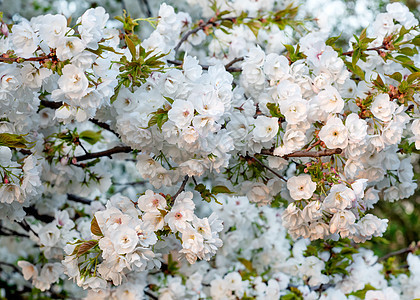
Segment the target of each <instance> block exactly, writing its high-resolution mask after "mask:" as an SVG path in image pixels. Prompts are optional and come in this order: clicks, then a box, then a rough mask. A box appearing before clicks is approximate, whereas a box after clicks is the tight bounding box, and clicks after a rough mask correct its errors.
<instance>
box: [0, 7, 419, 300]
mask: <svg viewBox="0 0 420 300" xmlns="http://www.w3.org/2000/svg"><path fill="white" fill-rule="evenodd" d="M187 2H188V4H189V5H198V6H199V7H200V8H201V9H202V15H203V16H204V17H206V18H207V19H208V20H207V21H206V20H200V21H197V22H194V21H193V18H192V17H191V16H190V15H189V14H188V13H186V12H182V11H180V10H179V9H177V8H176V7H172V6H170V5H168V4H162V5H161V6H160V7H159V13H158V15H159V17H158V18H157V19H156V20H155V19H153V18H148V19H133V18H131V17H130V16H129V15H128V14H126V13H124V16H123V17H118V18H117V19H118V20H119V21H120V22H122V23H123V28H122V29H121V28H119V29H116V28H112V22H111V23H110V22H109V15H108V14H107V13H106V11H105V9H104V8H102V7H96V8H92V9H88V10H87V11H86V12H85V13H83V15H82V16H81V17H80V18H78V19H76V22H75V23H74V22H73V23H74V24H70V23H71V22H70V21H71V20H68V19H66V18H65V17H64V16H63V15H59V14H57V15H51V14H47V15H43V16H38V17H34V18H32V19H31V20H26V19H21V20H20V21H19V22H17V23H16V24H14V25H13V26H12V25H10V26H8V25H6V23H4V22H3V21H2V26H1V28H0V29H1V30H0V52H1V53H0V54H1V55H0V179H1V181H0V221H1V222H0V223H1V224H0V235H2V237H0V253H7V252H12V250H13V249H16V248H17V247H18V246H16V245H17V244H18V242H19V240H12V239H11V238H10V236H12V235H14V234H16V235H18V236H20V237H19V239H20V238H22V239H24V240H28V241H27V242H22V244H24V245H25V247H26V248H31V250H30V251H29V250H28V253H27V254H23V253H21V252H20V251H16V253H11V254H8V255H5V262H6V263H7V264H9V266H8V267H10V265H11V264H12V265H13V266H14V264H16V263H17V265H18V266H19V267H20V268H21V270H22V274H23V278H24V279H25V280H32V285H33V286H34V287H36V288H38V289H40V290H41V291H47V290H51V293H53V292H57V293H60V292H63V293H67V292H68V293H69V294H72V295H73V294H74V295H75V297H76V298H82V297H85V296H86V293H84V292H83V291H82V289H81V288H83V289H89V291H88V293H87V295H88V296H87V297H88V298H90V297H93V296H95V297H96V298H98V299H102V298H103V299H113V298H115V299H122V298H127V299H130V297H131V298H133V299H140V298H142V297H144V296H147V295H149V297H151V298H153V297H155V295H157V296H158V297H159V298H161V299H203V298H206V297H212V298H214V299H238V298H251V299H278V298H280V297H282V296H286V297H289V298H290V299H294V298H299V297H300V298H303V299H308V300H310V299H325V300H326V299H351V300H356V299H358V298H362V297H366V298H367V299H375V297H376V298H381V297H382V298H383V299H386V297H392V298H393V299H399V298H401V299H410V298H413V297H414V298H415V297H420V295H419V292H418V291H417V290H418V289H416V281H418V280H419V276H420V273H419V269H420V260H419V258H418V256H415V255H412V254H410V255H409V257H408V265H409V268H408V270H407V272H406V274H400V275H398V276H397V275H392V276H391V277H389V276H384V275H383V274H382V273H381V272H382V271H383V269H384V265H382V264H381V263H378V261H377V257H376V256H375V255H374V254H373V252H372V251H370V250H366V249H363V248H360V249H358V250H355V249H353V248H351V247H348V246H345V245H346V243H347V245H348V244H349V243H350V242H348V241H350V240H351V243H353V242H355V243H362V242H365V241H366V240H370V239H372V238H373V237H380V236H382V235H383V233H384V232H385V230H386V228H387V224H388V222H391V221H388V220H387V219H380V218H378V217H377V216H375V215H374V214H373V213H371V212H370V211H369V210H370V209H372V208H374V206H375V204H376V203H377V202H378V201H380V200H385V201H388V202H394V201H396V200H400V199H405V198H408V197H410V196H412V195H413V194H414V192H415V190H416V188H417V183H416V181H415V180H414V170H413V161H414V155H413V156H410V154H412V153H416V152H418V150H420V119H419V117H420V104H419V103H420V96H419V95H420V94H419V92H418V91H419V88H418V83H419V80H420V77H419V70H420V55H419V54H418V49H417V48H418V46H419V42H418V41H419V24H418V20H416V19H415V17H414V16H413V14H412V13H411V12H410V11H409V10H408V8H407V7H405V6H404V5H402V4H401V3H393V4H389V5H387V7H386V9H387V12H386V13H382V14H379V15H378V16H377V17H376V20H375V22H374V24H373V25H372V26H371V27H370V28H368V30H366V31H363V33H362V34H361V35H360V36H359V37H355V38H354V39H352V40H351V41H350V49H346V50H343V49H338V47H337V45H336V44H335V42H334V41H335V40H334V39H328V37H327V36H326V34H325V33H324V32H321V31H316V30H313V31H311V32H307V33H305V34H301V33H299V32H298V31H297V30H293V29H294V28H297V27H298V26H300V25H299V24H301V22H300V21H297V20H295V19H294V18H295V14H296V9H295V8H294V7H293V6H292V5H289V1H284V2H281V3H280V1H272V0H264V1H254V0H246V1H233V0H232V1H231V0H223V1H216V2H215V3H216V4H217V5H216V6H217V9H216V8H215V7H214V6H212V5H211V3H212V1H202V0H188V1H187ZM183 5H185V3H184V4H183ZM276 11H277V12H276ZM140 20H146V21H148V22H149V23H150V24H152V25H155V26H154V30H153V31H152V32H151V33H150V34H149V35H148V36H145V37H139V36H137V35H136V34H135V31H134V30H133V28H134V27H135V26H137V22H140ZM143 24H146V23H140V27H141V26H143ZM3 25H4V26H3ZM72 25H74V26H73V27H71V26H72ZM145 26H149V25H148V24H146V25H145ZM295 41H298V43H296V42H295ZM288 44H293V45H288ZM19 148H22V149H19ZM407 153H408V155H407ZM192 190H193V191H192ZM223 194H233V195H231V196H229V197H228V196H224V195H223ZM139 195H140V196H139ZM135 198H138V201H137V202H133V201H132V200H130V199H135ZM107 199H110V200H107ZM105 203H106V204H105ZM283 204H284V207H283V208H279V206H281V205H283ZM206 216H207V217H206ZM14 221H17V222H14ZM22 230H23V231H22ZM344 239H346V240H344ZM347 239H348V240H347ZM314 240H324V241H323V242H324V244H322V243H320V244H319V245H318V246H316V247H318V248H316V247H315V246H313V245H311V241H314ZM343 240H344V241H345V242H343ZM32 248H34V249H32ZM314 249H315V250H316V251H315V250H314ZM0 267H1V268H3V266H2V265H1V262H0ZM5 267H6V268H7V265H6V266H5ZM387 267H388V266H387ZM15 277H16V278H15ZM68 278H70V279H73V282H76V284H73V282H71V281H68V280H65V281H64V283H63V282H62V280H60V279H68ZM0 280H1V281H10V282H11V284H12V285H13V284H15V285H16V289H17V290H22V287H23V286H24V285H25V283H24V282H23V279H22V276H20V275H19V276H18V275H16V276H15V275H13V276H9V275H8V274H6V273H5V272H0ZM59 287H61V289H60V288H59ZM80 287H81V288H80ZM369 289H370V290H369ZM361 291H363V295H362V296H360V292H361ZM148 293H149V294H148ZM357 293H359V294H357ZM51 295H52V297H54V295H53V294H51ZM389 295H391V296H389ZM359 296H360V297H359ZM293 297H294V298H293Z"/></svg>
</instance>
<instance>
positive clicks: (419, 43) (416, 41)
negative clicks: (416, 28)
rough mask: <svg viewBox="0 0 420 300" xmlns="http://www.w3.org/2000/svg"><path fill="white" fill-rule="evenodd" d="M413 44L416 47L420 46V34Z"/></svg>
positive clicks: (413, 40) (412, 41)
mask: <svg viewBox="0 0 420 300" xmlns="http://www.w3.org/2000/svg"><path fill="white" fill-rule="evenodd" d="M411 43H412V44H413V45H415V46H420V34H419V35H418V36H416V37H415V38H414V39H412V40H411Z"/></svg>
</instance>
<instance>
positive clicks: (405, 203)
mask: <svg viewBox="0 0 420 300" xmlns="http://www.w3.org/2000/svg"><path fill="white" fill-rule="evenodd" d="M237 1H240V0H237ZM280 1H281V0H280ZM280 1H277V2H280ZM284 1H287V2H292V0H284ZM162 2H166V3H168V4H174V5H175V6H177V7H178V8H179V9H180V10H183V9H184V10H185V11H188V12H190V13H191V14H192V15H193V16H196V14H197V13H198V9H197V8H194V7H190V6H187V2H186V1H177V0H166V1H164V0H0V11H3V12H4V17H5V20H6V21H12V20H15V21H16V20H18V19H19V18H21V17H25V18H27V19H30V18H31V17H33V16H37V15H40V14H45V13H62V14H64V15H65V16H66V17H72V18H73V19H74V20H75V19H77V17H78V16H80V15H81V14H82V13H83V12H84V11H85V10H86V9H88V8H92V7H96V6H98V5H100V6H103V7H105V9H106V10H107V12H108V13H109V14H110V17H111V18H113V17H115V16H117V15H121V14H122V10H123V9H126V10H127V11H128V12H129V13H130V14H131V15H132V16H134V17H136V18H137V17H154V16H157V13H158V10H159V6H160V4H161V3H162ZM294 2H295V3H296V4H298V5H299V6H300V15H299V17H301V18H313V17H315V18H316V20H317V23H318V25H319V26H320V28H321V29H322V30H323V31H326V32H328V33H329V35H330V36H338V35H340V34H341V37H340V40H339V41H341V43H342V45H341V46H343V48H346V45H348V40H349V38H351V36H352V35H353V34H356V35H358V34H359V33H360V32H361V31H362V29H363V28H365V27H367V26H368V25H369V23H372V22H373V20H374V17H375V15H377V14H378V13H380V12H384V11H385V10H386V5H387V4H388V3H392V2H402V3H404V4H405V5H407V6H408V7H409V8H410V10H411V11H412V12H413V13H414V14H415V16H416V17H417V18H418V19H419V18H420V0H403V1H392V0H391V1H390V0H295V1H294ZM115 22H116V24H119V23H118V22H117V21H115ZM148 30H151V28H149V29H148ZM413 159H415V160H416V163H415V164H414V168H415V174H416V175H415V176H416V180H417V183H418V184H420V181H419V179H420V163H419V159H418V155H417V157H416V158H415V157H413ZM373 214H375V215H377V216H378V217H381V218H387V219H388V220H389V223H388V230H387V231H386V233H385V234H384V236H383V237H382V238H374V239H373V240H371V241H369V242H366V243H365V244H364V245H363V246H364V247H368V248H371V249H372V250H373V251H374V252H375V253H376V254H377V255H378V256H379V257H383V256H385V255H388V254H389V253H390V252H394V251H397V250H400V249H407V247H409V246H410V244H411V245H413V243H417V242H419V241H420V234H419V233H420V189H419V190H417V192H416V194H415V195H414V196H412V197H411V198H409V199H406V200H402V201H396V202H394V203H390V202H386V201H379V203H377V204H376V207H375V209H374V211H373ZM356 247H357V246H356ZM401 252H403V251H401ZM406 255H407V251H405V252H403V253H401V254H398V255H396V256H395V259H396V260H397V262H403V261H404V260H405V258H406Z"/></svg>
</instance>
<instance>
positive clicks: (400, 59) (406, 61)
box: [395, 55, 413, 64]
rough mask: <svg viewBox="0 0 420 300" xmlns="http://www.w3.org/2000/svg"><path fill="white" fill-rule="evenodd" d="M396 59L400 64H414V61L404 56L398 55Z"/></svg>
mask: <svg viewBox="0 0 420 300" xmlns="http://www.w3.org/2000/svg"><path fill="white" fill-rule="evenodd" d="M395 59H396V60H399V61H400V62H403V63H409V62H410V63H411V64H412V63H413V61H412V60H411V59H410V58H409V57H407V56H404V55H397V56H395Z"/></svg>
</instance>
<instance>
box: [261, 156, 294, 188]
mask: <svg viewBox="0 0 420 300" xmlns="http://www.w3.org/2000/svg"><path fill="white" fill-rule="evenodd" d="M253 159H255V161H256V162H257V163H259V164H260V165H261V166H262V167H263V168H265V169H267V170H268V171H270V172H271V173H273V174H274V175H276V176H277V177H278V178H280V179H281V180H283V181H284V182H287V179H286V178H284V177H283V176H281V175H280V174H279V173H277V172H276V171H274V170H273V169H271V168H270V167H269V166H266V165H264V163H263V162H262V161H261V160H259V159H258V158H256V157H255V156H253Z"/></svg>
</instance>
